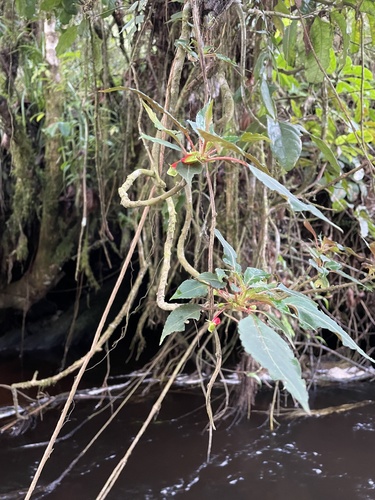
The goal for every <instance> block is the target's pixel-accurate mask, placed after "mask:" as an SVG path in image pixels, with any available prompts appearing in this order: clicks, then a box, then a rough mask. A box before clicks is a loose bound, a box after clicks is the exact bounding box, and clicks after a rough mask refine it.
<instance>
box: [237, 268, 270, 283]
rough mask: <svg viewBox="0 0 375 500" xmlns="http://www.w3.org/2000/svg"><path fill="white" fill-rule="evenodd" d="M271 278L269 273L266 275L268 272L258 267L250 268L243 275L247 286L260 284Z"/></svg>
mask: <svg viewBox="0 0 375 500" xmlns="http://www.w3.org/2000/svg"><path fill="white" fill-rule="evenodd" d="M270 276H271V275H270V274H269V273H266V271H263V270H262V269H257V268H256V267H248V268H247V269H246V271H245V272H244V275H243V277H244V282H245V284H246V285H247V286H250V285H253V284H255V283H259V281H263V280H265V279H267V278H269V277H270Z"/></svg>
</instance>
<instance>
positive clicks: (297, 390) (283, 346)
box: [238, 315, 310, 413]
mask: <svg viewBox="0 0 375 500" xmlns="http://www.w3.org/2000/svg"><path fill="white" fill-rule="evenodd" d="M238 331H239V335H240V340H241V343H242V345H243V347H244V349H245V351H246V352H247V353H248V354H250V355H251V356H252V357H253V358H254V359H255V360H256V361H257V362H258V363H259V364H260V365H261V366H262V367H263V368H265V369H266V370H268V373H269V375H270V377H271V378H272V379H273V380H281V381H282V383H283V384H284V387H285V389H287V391H289V392H290V394H291V395H292V396H293V397H294V398H295V399H296V400H297V401H298V402H299V403H300V405H301V406H302V408H303V409H304V410H305V411H306V412H307V413H309V412H310V408H309V403H308V397H309V396H308V393H307V389H306V384H305V381H304V380H303V379H302V377H301V367H300V365H299V363H298V360H297V359H296V358H295V357H294V354H293V351H292V350H291V348H290V347H289V345H288V344H287V343H286V342H285V340H283V339H282V338H281V337H280V335H279V334H278V333H276V332H275V331H274V330H273V329H272V328H270V327H269V326H268V325H266V324H265V323H263V322H262V321H261V320H260V319H258V318H257V316H255V315H251V316H248V317H247V318H244V319H242V320H241V321H240V322H239V324H238Z"/></svg>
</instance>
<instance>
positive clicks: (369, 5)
mask: <svg viewBox="0 0 375 500" xmlns="http://www.w3.org/2000/svg"><path fill="white" fill-rule="evenodd" d="M359 11H360V12H364V13H365V14H370V15H371V16H375V4H374V0H363V1H362V2H360V7H359Z"/></svg>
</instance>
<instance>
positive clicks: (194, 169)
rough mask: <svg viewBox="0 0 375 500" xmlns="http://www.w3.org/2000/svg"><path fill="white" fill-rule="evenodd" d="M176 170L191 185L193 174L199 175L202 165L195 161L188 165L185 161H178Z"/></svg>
mask: <svg viewBox="0 0 375 500" xmlns="http://www.w3.org/2000/svg"><path fill="white" fill-rule="evenodd" d="M176 170H177V172H178V173H179V174H180V175H181V177H182V178H183V179H185V181H186V182H187V183H188V185H189V186H191V183H192V181H193V177H194V175H199V174H200V173H201V172H202V165H200V164H199V163H195V164H192V165H189V164H187V163H179V164H178V165H177V168H176Z"/></svg>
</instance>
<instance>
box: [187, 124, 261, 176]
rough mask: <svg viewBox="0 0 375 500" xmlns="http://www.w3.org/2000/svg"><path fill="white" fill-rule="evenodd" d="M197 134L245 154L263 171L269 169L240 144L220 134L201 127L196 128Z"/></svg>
mask: <svg viewBox="0 0 375 500" xmlns="http://www.w3.org/2000/svg"><path fill="white" fill-rule="evenodd" d="M195 131H196V132H197V134H199V135H200V136H201V137H202V139H205V140H206V141H209V142H212V143H213V144H215V145H218V144H219V145H221V146H222V147H223V148H224V149H229V151H234V152H235V153H237V154H239V155H241V156H244V157H245V158H247V159H249V160H250V161H251V162H252V163H254V165H256V166H257V167H258V168H259V169H260V170H263V171H268V170H267V167H265V166H264V165H262V164H261V163H260V162H259V161H258V160H257V159H256V158H255V157H254V156H253V155H251V154H250V153H246V151H244V150H243V149H241V148H240V147H239V146H237V145H236V144H233V142H230V141H227V140H226V139H224V138H223V137H220V136H219V135H216V134H214V133H211V132H206V131H205V130H201V129H196V130H195Z"/></svg>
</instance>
